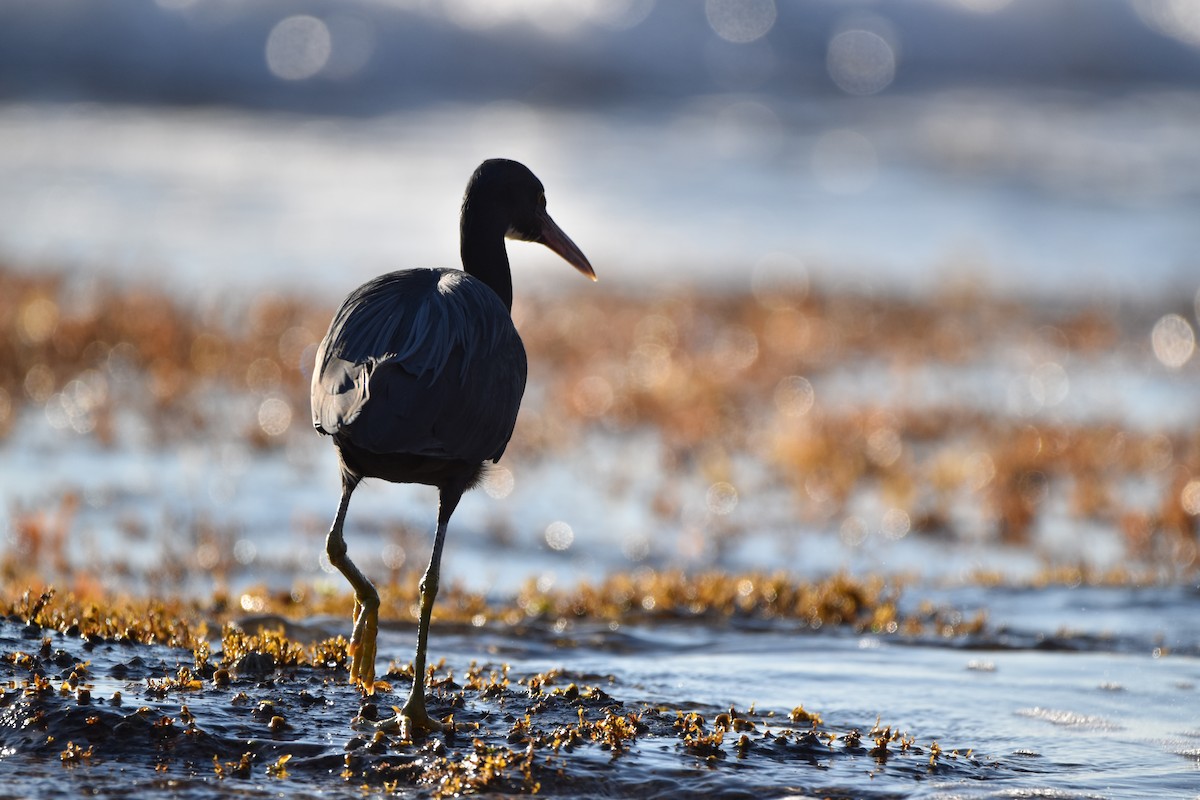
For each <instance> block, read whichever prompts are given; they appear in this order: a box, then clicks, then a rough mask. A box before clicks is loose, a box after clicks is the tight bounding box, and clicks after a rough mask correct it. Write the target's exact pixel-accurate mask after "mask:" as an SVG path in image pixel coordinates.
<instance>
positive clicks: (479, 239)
mask: <svg viewBox="0 0 1200 800" xmlns="http://www.w3.org/2000/svg"><path fill="white" fill-rule="evenodd" d="M505 233H507V230H506V229H505V228H504V227H503V226H502V225H500V224H497V223H496V222H495V221H489V220H487V219H479V218H477V217H476V216H475V215H473V214H471V213H470V212H469V211H468V210H466V209H464V213H463V217H462V231H461V234H462V244H461V251H462V264H463V269H464V270H465V271H466V272H467V274H469V275H472V276H474V277H476V278H478V279H479V280H481V281H483V282H484V283H486V284H487V285H488V286H490V287H491V288H492V291H494V292H495V293H496V294H497V295H499V296H500V299H501V300H502V301H503V302H504V307H505V308H507V309H508V310H510V311H511V310H512V272H511V271H510V270H509V268H508V251H507V250H506V249H505V247H504V234H505Z"/></svg>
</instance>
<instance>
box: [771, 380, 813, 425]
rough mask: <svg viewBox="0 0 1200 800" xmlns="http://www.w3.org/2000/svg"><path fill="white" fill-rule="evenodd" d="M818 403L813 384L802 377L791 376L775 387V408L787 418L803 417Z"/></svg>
mask: <svg viewBox="0 0 1200 800" xmlns="http://www.w3.org/2000/svg"><path fill="white" fill-rule="evenodd" d="M815 401H816V394H815V393H814V392H813V387H812V383H810V382H809V380H808V378H805V377H802V376H800V375H789V376H787V377H786V378H784V379H783V380H781V381H779V383H777V384H776V385H775V408H777V409H779V413H780V414H783V415H784V416H785V417H803V416H804V415H805V414H807V413H808V412H809V411H811V410H812V407H813V403H814V402H815Z"/></svg>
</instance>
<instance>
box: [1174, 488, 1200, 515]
mask: <svg viewBox="0 0 1200 800" xmlns="http://www.w3.org/2000/svg"><path fill="white" fill-rule="evenodd" d="M1179 505H1181V506H1182V507H1183V510H1184V512H1185V513H1187V514H1191V515H1192V516H1193V517H1197V516H1200V479H1195V478H1193V479H1192V480H1190V481H1188V482H1187V483H1186V484H1184V487H1183V491H1182V492H1180V493H1179Z"/></svg>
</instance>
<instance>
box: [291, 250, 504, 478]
mask: <svg viewBox="0 0 1200 800" xmlns="http://www.w3.org/2000/svg"><path fill="white" fill-rule="evenodd" d="M526 370H527V367H526V360H525V348H524V347H523V346H522V344H521V339H520V337H519V336H517V331H516V328H514V327H513V324H512V318H511V317H510V316H509V313H508V309H507V308H505V306H504V304H503V303H502V302H501V301H500V298H499V297H498V296H497V295H496V293H495V292H493V291H492V290H491V289H490V288H489V287H488V286H487V285H486V284H484V283H483V282H482V281H479V280H477V279H475V278H473V277H471V276H470V275H467V274H466V273H465V272H461V271H458V270H431V269H415V270H404V271H402V272H393V273H390V274H388V275H383V276H380V277H378V278H376V279H374V280H372V281H370V282H368V283H366V284H364V285H363V286H361V287H359V288H358V289H356V290H355V291H354V292H353V293H351V294H350V296H349V297H347V298H346V300H345V301H344V302H343V303H342V306H341V308H340V309H338V312H337V314H336V315H334V318H333V322H332V323H331V324H330V326H329V332H328V333H326V334H325V339H324V340H323V341H322V342H321V346H320V347H319V348H318V349H317V359H316V369H315V370H314V372H313V381H312V413H313V426H314V427H315V428H316V429H317V430H318V431H320V432H321V433H327V434H339V435H341V436H343V437H345V438H347V439H349V440H350V441H351V442H352V443H353V444H355V445H357V446H358V447H361V448H364V449H366V450H370V451H371V452H374V453H382V454H387V453H409V454H415V455H423V456H434V457H438V458H455V459H462V460H466V461H475V462H479V461H485V460H488V459H491V460H496V459H498V458H500V455H501V454H502V453H503V452H504V448H505V446H506V445H507V444H508V440H509V438H510V437H511V436H512V431H513V426H514V425H515V424H516V421H517V410H518V409H519V408H520V405H521V396H522V394H523V393H524V391H525V375H526Z"/></svg>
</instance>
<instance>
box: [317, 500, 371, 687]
mask: <svg viewBox="0 0 1200 800" xmlns="http://www.w3.org/2000/svg"><path fill="white" fill-rule="evenodd" d="M357 484H358V481H354V480H349V479H347V478H345V477H343V480H342V500H341V502H340V503H339V504H338V511H337V517H336V518H335V519H334V521H333V527H332V528H330V529H329V536H328V538H327V539H326V540H325V552H326V553H327V554H328V555H329V563H330V564H333V566H334V567H336V568H337V570H338V572H340V573H342V575H344V576H345V577H346V580H347V581H349V582H350V586H351V587H353V588H354V627H353V629H352V631H351V634H350V682H351V683H354V684H358V685H359V686H361V687H362V688H363V689H364V690H366V692H367V694H371V693H373V692H374V691H375V639H376V637H377V636H378V634H379V593H378V592H377V591H375V587H374V586H373V585H372V584H371V581H369V580H368V579H367V577H366V576H365V575H363V574H362V572H360V571H359V569H358V567H357V566H355V564H354V562H353V561H351V560H350V557H349V556H348V555H347V554H346V540H345V538H344V537H343V535H342V525H343V524H344V523H345V521H346V509H347V507H349V505H350V495H351V493H353V492H354V487H355V486H356V485H357Z"/></svg>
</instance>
